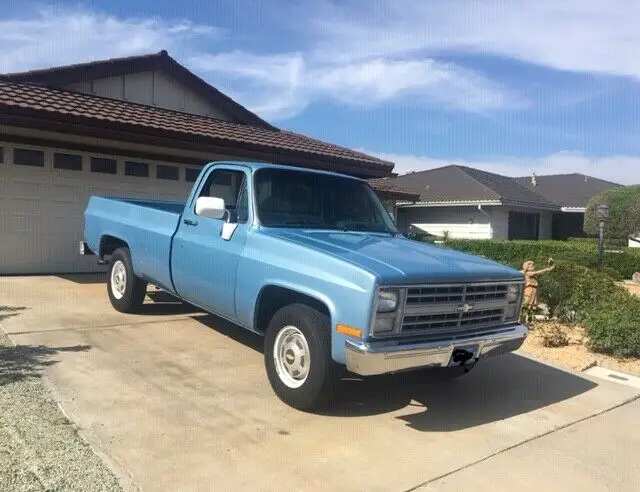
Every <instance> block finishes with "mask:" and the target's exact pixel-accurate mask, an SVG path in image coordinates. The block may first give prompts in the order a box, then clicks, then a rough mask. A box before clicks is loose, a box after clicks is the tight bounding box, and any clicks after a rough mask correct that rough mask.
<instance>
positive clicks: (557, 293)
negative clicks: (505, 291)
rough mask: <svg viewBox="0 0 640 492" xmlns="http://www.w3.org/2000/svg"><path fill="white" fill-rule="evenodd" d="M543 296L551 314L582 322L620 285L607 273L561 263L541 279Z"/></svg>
mask: <svg viewBox="0 0 640 492" xmlns="http://www.w3.org/2000/svg"><path fill="white" fill-rule="evenodd" d="M539 282H540V299H541V301H542V302H544V303H545V304H546V305H547V306H548V308H549V311H550V314H551V315H552V316H556V317H558V318H560V319H562V320H563V321H569V322H580V321H582V320H583V319H584V318H585V317H587V316H588V314H589V311H590V309H591V306H593V305H595V304H596V303H598V302H599V301H600V300H601V299H606V298H608V297H610V296H612V295H613V294H614V293H615V292H617V290H618V289H619V287H617V286H616V284H615V282H614V281H613V279H612V278H611V277H610V276H609V275H607V274H606V273H600V272H597V271H594V270H590V269H588V268H586V267H583V266H580V265H575V264H572V263H558V264H557V265H556V268H555V270H553V271H551V272H549V273H546V274H545V275H543V276H541V277H540V279H539Z"/></svg>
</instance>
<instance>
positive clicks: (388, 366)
mask: <svg viewBox="0 0 640 492" xmlns="http://www.w3.org/2000/svg"><path fill="white" fill-rule="evenodd" d="M528 332H529V329H528V328H527V327H526V326H525V325H513V326H510V327H507V328H503V329H501V330H500V331H497V332H493V333H491V334H488V335H479V336H471V337H467V338H463V339H458V340H442V341H436V342H421V343H413V344H400V343H398V341H393V342H390V341H379V342H378V341H375V342H369V343H367V342H361V341H352V340H347V341H346V346H345V349H346V363H347V370H348V371H350V372H353V373H355V374H359V375H361V376H374V375H377V374H387V373H392V372H400V371H407V370H411V369H418V368H422V367H447V366H451V365H457V364H455V363H453V362H452V355H453V352H454V350H456V349H465V350H468V351H470V352H473V357H472V358H471V359H469V361H468V362H473V361H475V360H478V359H481V358H486V357H493V356H495V355H500V354H505V353H508V352H513V351H514V350H518V349H519V348H520V346H521V345H522V343H523V342H524V340H525V338H526V337H527V334H528Z"/></svg>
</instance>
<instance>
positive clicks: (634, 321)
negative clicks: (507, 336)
mask: <svg viewBox="0 0 640 492" xmlns="http://www.w3.org/2000/svg"><path fill="white" fill-rule="evenodd" d="M540 297H541V300H542V302H544V303H545V304H547V306H548V307H549V309H550V311H551V314H553V315H554V316H556V317H558V318H559V319H560V320H562V321H565V322H572V323H581V324H583V325H584V327H585V330H586V333H587V337H588V342H587V345H588V346H589V348H591V349H592V350H594V351H596V352H603V353H609V354H613V355H615V356H619V357H639V356H640V323H638V320H640V297H637V296H634V295H632V294H630V293H629V292H627V291H626V290H625V289H623V288H622V287H619V286H617V285H616V284H615V282H614V280H613V279H612V278H611V277H609V276H608V275H607V274H606V273H600V272H594V271H593V270H590V269H588V268H586V267H582V266H580V265H574V264H571V263H559V264H558V265H557V266H556V269H555V270H553V271H552V272H549V273H547V274H545V275H544V276H541V277H540Z"/></svg>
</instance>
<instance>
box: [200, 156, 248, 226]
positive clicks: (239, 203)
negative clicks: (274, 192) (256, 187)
mask: <svg viewBox="0 0 640 492" xmlns="http://www.w3.org/2000/svg"><path fill="white" fill-rule="evenodd" d="M201 196H210V197H216V198H222V199H223V200H224V206H225V208H226V209H227V211H228V212H229V213H230V214H231V217H232V219H234V220H235V221H237V222H239V223H245V222H246V221H247V220H248V215H249V200H248V195H247V183H246V179H245V174H244V173H243V172H242V171H233V170H230V169H218V170H214V171H213V172H212V173H211V174H209V176H208V177H207V181H206V182H205V184H204V186H203V187H202V189H201V190H200V194H199V195H198V197H201Z"/></svg>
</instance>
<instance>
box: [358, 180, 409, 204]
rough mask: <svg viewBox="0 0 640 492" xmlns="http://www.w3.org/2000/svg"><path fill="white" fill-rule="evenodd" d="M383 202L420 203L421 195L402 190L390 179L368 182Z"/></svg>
mask: <svg viewBox="0 0 640 492" xmlns="http://www.w3.org/2000/svg"><path fill="white" fill-rule="evenodd" d="M367 182H368V183H369V184H370V185H371V187H372V188H373V189H374V190H376V192H377V193H378V194H379V195H380V198H382V199H383V200H402V201H408V202H414V201H418V200H419V199H420V193H415V192H413V191H409V190H407V189H404V188H402V187H401V186H398V185H396V184H394V183H393V182H391V181H390V178H377V179H370V180H368V181H367Z"/></svg>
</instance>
